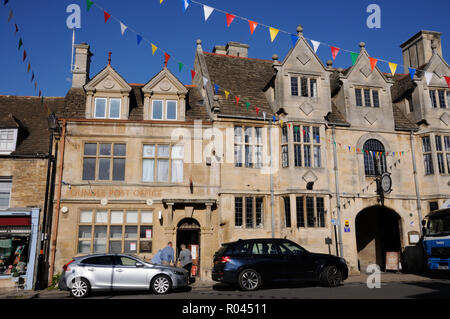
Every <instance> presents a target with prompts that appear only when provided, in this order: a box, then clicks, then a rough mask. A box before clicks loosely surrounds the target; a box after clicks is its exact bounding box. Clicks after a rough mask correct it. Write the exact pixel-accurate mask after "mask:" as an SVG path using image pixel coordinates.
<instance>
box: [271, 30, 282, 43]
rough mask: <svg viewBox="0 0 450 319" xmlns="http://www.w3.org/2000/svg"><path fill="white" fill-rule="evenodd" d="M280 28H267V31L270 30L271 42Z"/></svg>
mask: <svg viewBox="0 0 450 319" xmlns="http://www.w3.org/2000/svg"><path fill="white" fill-rule="evenodd" d="M279 31H280V30H278V29H274V28H269V32H270V40H271V41H272V42H273V40H275V38H276V36H277V34H278V32H279Z"/></svg>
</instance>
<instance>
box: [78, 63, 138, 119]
mask: <svg viewBox="0 0 450 319" xmlns="http://www.w3.org/2000/svg"><path fill="white" fill-rule="evenodd" d="M84 90H85V91H86V118H88V119H90V118H94V119H122V120H126V119H128V116H129V113H130V112H129V111H130V102H129V101H130V98H129V94H130V91H131V87H130V86H129V85H128V83H127V82H126V81H125V80H124V79H123V77H122V76H120V75H119V73H117V71H116V70H114V68H113V67H112V66H111V64H110V63H108V65H107V66H106V67H105V68H104V69H103V70H102V71H100V72H99V73H98V74H97V75H96V76H95V77H94V78H93V79H92V80H90V81H89V82H88V83H87V84H86V85H85V86H84Z"/></svg>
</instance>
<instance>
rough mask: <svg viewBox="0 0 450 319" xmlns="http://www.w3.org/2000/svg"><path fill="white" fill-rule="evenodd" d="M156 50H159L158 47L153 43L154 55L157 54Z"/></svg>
mask: <svg viewBox="0 0 450 319" xmlns="http://www.w3.org/2000/svg"><path fill="white" fill-rule="evenodd" d="M156 50H158V47H157V46H156V45H154V44H153V43H152V55H155V52H156Z"/></svg>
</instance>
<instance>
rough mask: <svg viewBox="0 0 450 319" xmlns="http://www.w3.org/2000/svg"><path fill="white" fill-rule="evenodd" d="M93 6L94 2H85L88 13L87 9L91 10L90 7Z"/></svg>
mask: <svg viewBox="0 0 450 319" xmlns="http://www.w3.org/2000/svg"><path fill="white" fill-rule="evenodd" d="M93 4H94V2H92V1H91V0H86V6H87V11H89V9H90V8H91V6H92V5H93Z"/></svg>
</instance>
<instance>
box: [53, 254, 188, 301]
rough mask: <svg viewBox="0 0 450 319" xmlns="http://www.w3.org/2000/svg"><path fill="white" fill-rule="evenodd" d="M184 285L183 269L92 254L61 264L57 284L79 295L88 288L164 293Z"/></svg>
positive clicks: (82, 295) (127, 256) (81, 295)
mask: <svg viewBox="0 0 450 319" xmlns="http://www.w3.org/2000/svg"><path fill="white" fill-rule="evenodd" d="M188 284H189V274H188V271H187V270H185V269H183V268H178V267H172V266H166V265H156V264H152V263H149V262H145V261H143V260H141V259H139V258H137V257H135V256H130V255H124V254H96V255H87V256H82V257H74V258H73V260H72V261H70V262H68V263H67V264H65V265H64V267H63V273H62V275H61V278H60V280H59V283H58V287H59V289H61V290H68V291H70V293H71V295H72V296H73V297H75V298H83V297H86V296H87V295H89V294H90V293H91V292H92V291H119V290H151V291H153V292H154V293H155V294H166V293H168V292H169V291H170V290H171V289H173V288H181V287H185V286H187V285H188Z"/></svg>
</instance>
